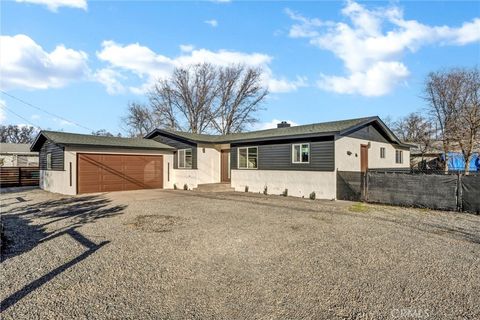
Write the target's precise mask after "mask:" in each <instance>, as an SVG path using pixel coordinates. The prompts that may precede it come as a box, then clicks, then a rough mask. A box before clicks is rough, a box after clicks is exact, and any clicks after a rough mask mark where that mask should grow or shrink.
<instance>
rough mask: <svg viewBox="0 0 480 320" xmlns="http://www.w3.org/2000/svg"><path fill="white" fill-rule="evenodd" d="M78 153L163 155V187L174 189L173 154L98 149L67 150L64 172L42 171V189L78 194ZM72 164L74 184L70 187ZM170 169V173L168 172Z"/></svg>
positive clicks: (151, 151) (166, 152)
mask: <svg viewBox="0 0 480 320" xmlns="http://www.w3.org/2000/svg"><path fill="white" fill-rule="evenodd" d="M77 153H102V154H138V155H163V187H164V188H165V189H171V188H173V171H174V170H173V154H172V152H171V151H162V150H145V151H142V150H126V149H108V150H106V149H104V150H102V149H98V148H93V149H92V148H65V153H64V155H65V157H64V171H53V170H40V188H42V189H44V190H47V191H50V192H55V193H61V194H68V195H75V194H77ZM70 163H72V184H71V185H70ZM169 167H170V173H169V172H168V170H169Z"/></svg>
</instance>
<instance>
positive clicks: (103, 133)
mask: <svg viewBox="0 0 480 320" xmlns="http://www.w3.org/2000/svg"><path fill="white" fill-rule="evenodd" d="M92 135H94V136H102V137H121V136H122V134H121V133H119V134H117V135H116V136H115V135H114V134H113V133H111V132H109V131H107V130H105V129H100V130H97V131H93V132H92Z"/></svg>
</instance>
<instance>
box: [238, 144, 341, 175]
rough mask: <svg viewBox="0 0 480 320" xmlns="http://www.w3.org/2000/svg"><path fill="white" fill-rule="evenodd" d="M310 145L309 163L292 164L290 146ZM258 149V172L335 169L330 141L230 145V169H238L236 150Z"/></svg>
mask: <svg viewBox="0 0 480 320" xmlns="http://www.w3.org/2000/svg"><path fill="white" fill-rule="evenodd" d="M293 143H310V163H303V164H300V163H292V144H293ZM248 146H252V147H254V146H256V147H258V169H259V170H296V171H333V170H334V169H335V146H334V141H333V139H332V140H322V141H306V140H302V141H289V142H287V141H283V142H281V143H266V142H263V143H262V144H255V145H253V144H248V145H247V144H244V145H232V148H231V168H232V169H238V167H237V161H238V151H237V150H238V148H239V147H248Z"/></svg>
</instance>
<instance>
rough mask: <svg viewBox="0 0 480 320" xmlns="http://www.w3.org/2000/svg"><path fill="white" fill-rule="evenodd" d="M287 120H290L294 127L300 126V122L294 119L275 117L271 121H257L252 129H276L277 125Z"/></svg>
mask: <svg viewBox="0 0 480 320" xmlns="http://www.w3.org/2000/svg"><path fill="white" fill-rule="evenodd" d="M282 121H286V122H288V123H289V124H290V125H291V126H292V127H294V126H298V123H296V122H294V121H292V120H278V119H273V120H272V121H269V122H258V123H256V124H255V125H254V126H253V128H252V130H266V129H274V128H276V127H277V125H278V124H279V123H280V122H282Z"/></svg>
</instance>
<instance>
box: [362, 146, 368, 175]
mask: <svg viewBox="0 0 480 320" xmlns="http://www.w3.org/2000/svg"><path fill="white" fill-rule="evenodd" d="M367 169H368V145H367V144H362V145H361V146H360V171H361V172H367Z"/></svg>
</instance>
